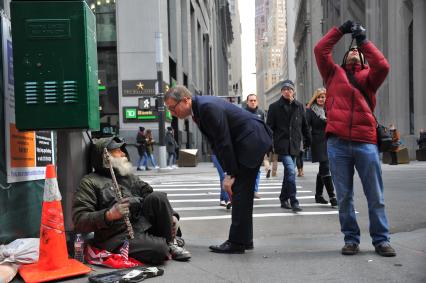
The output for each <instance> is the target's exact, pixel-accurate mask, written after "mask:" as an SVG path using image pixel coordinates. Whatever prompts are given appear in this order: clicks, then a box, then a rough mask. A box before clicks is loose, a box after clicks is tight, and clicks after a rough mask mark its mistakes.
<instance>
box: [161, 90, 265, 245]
mask: <svg viewBox="0 0 426 283" xmlns="http://www.w3.org/2000/svg"><path fill="white" fill-rule="evenodd" d="M164 102H165V104H166V106H167V108H168V109H169V110H170V112H171V113H172V115H173V116H176V117H177V118H179V119H185V118H187V117H189V116H192V118H193V120H194V121H195V123H196V124H197V126H198V128H199V129H200V131H201V132H202V133H203V134H204V136H205V137H206V138H207V140H208V141H209V143H210V144H211V146H212V150H213V152H214V153H215V154H216V157H217V159H218V161H219V163H220V165H221V166H222V168H223V170H224V171H225V172H226V176H225V179H224V181H223V185H224V188H225V190H226V191H227V192H228V194H229V195H231V196H232V224H231V227H230V231H229V238H228V240H227V241H225V242H224V243H223V244H221V245H218V246H210V249H211V250H212V251H213V252H217V253H244V252H245V250H246V249H253V187H254V185H255V182H256V176H257V172H258V171H259V167H260V165H261V163H262V159H263V156H264V155H265V153H266V152H267V151H268V150H269V149H270V147H271V145H272V139H271V136H272V133H271V131H270V129H269V128H268V127H267V126H266V124H265V123H264V122H263V121H262V120H261V119H260V118H258V117H257V116H255V115H252V114H250V113H249V112H247V111H245V110H244V109H241V108H239V107H237V106H235V105H233V104H231V103H229V102H226V101H225V100H224V99H221V98H218V97H215V96H192V94H191V93H190V91H189V90H188V89H187V88H185V87H184V86H176V87H174V88H171V89H170V90H169V91H168V92H167V93H166V95H165V97H164Z"/></svg>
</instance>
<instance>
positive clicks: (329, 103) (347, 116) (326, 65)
mask: <svg viewBox="0 0 426 283" xmlns="http://www.w3.org/2000/svg"><path fill="white" fill-rule="evenodd" d="M342 36H343V34H342V32H341V31H340V30H339V29H338V28H336V27H334V28H332V29H331V30H330V31H329V32H328V33H327V34H326V35H325V36H324V37H323V38H322V39H321V40H320V41H319V42H318V44H317V45H316V46H315V49H314V52H315V57H316V60H317V65H318V69H319V71H320V73H321V76H322V78H323V80H324V82H325V84H326V89H327V100H326V109H327V127H326V134H327V135H329V134H332V135H335V136H338V137H339V138H342V139H345V140H350V141H357V142H365V143H372V144H375V143H376V141H377V134H376V121H375V119H374V116H373V113H372V112H371V110H370V107H369V105H368V103H367V101H366V100H365V98H364V96H363V95H362V93H361V92H360V91H359V90H358V89H357V88H355V87H354V86H353V85H352V84H351V83H350V81H349V80H348V78H347V75H346V72H345V69H343V68H342V67H341V66H340V65H337V64H335V63H334V61H333V58H332V56H331V53H332V50H333V47H334V45H335V44H336V43H337V42H338V41H339V40H340V39H341V38H342ZM358 48H359V50H361V51H362V53H363V54H364V55H365V58H366V59H367V61H368V64H369V66H367V65H365V68H364V69H362V68H361V64H357V65H354V67H355V68H354V70H353V71H351V72H353V76H354V77H355V80H356V81H357V82H358V84H359V85H360V86H361V87H362V88H363V89H364V91H365V92H366V93H367V95H368V96H369V97H370V100H371V101H372V104H373V109H374V107H375V106H376V91H377V89H378V88H379V87H380V85H381V84H382V83H383V81H384V80H385V79H386V76H387V74H388V73H389V69H390V66H389V63H388V61H387V60H386V58H385V57H384V56H383V54H382V53H381V52H380V51H379V50H378V49H377V48H376V47H375V46H374V44H373V43H372V42H371V41H368V42H367V43H364V44H362V45H361V46H358Z"/></svg>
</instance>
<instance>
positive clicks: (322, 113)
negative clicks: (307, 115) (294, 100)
mask: <svg viewBox="0 0 426 283" xmlns="http://www.w3.org/2000/svg"><path fill="white" fill-rule="evenodd" d="M311 109H312V111H314V113H315V114H316V115H317V116H318V118H320V119H321V120H324V121H327V118H326V117H325V110H324V107H321V106H318V104H316V103H313V104H312V105H311Z"/></svg>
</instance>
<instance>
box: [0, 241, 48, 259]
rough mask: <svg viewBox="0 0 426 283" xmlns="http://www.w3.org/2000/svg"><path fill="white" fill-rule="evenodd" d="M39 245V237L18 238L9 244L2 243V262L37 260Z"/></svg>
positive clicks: (0, 252) (0, 255) (0, 246)
mask: <svg viewBox="0 0 426 283" xmlns="http://www.w3.org/2000/svg"><path fill="white" fill-rule="evenodd" d="M39 246H40V239H39V238H25V239H17V240H15V241H13V242H11V243H9V244H7V245H0V264H2V263H17V264H21V263H34V262H37V261H38V255H39Z"/></svg>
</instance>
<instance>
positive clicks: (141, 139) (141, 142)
mask: <svg viewBox="0 0 426 283" xmlns="http://www.w3.org/2000/svg"><path fill="white" fill-rule="evenodd" d="M136 143H137V144H138V154H139V156H142V155H144V153H145V152H146V137H145V135H144V133H143V132H138V135H137V136H136Z"/></svg>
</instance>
